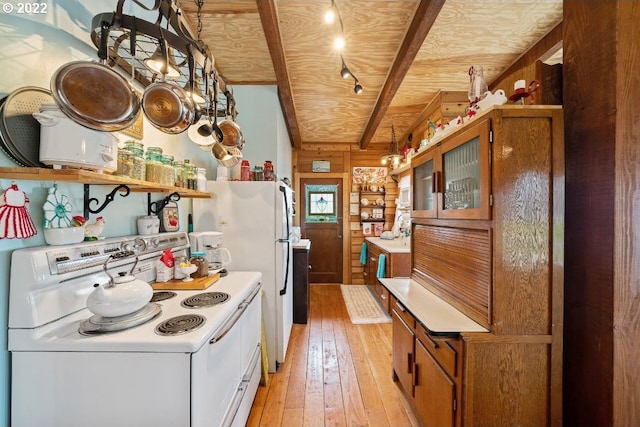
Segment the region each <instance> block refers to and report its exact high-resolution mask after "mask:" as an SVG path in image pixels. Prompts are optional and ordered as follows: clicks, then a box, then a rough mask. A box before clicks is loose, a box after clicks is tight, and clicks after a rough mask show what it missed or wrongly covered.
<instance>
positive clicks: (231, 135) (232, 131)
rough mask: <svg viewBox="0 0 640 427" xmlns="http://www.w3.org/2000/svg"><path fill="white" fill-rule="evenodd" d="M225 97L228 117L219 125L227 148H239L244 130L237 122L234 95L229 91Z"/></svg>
mask: <svg viewBox="0 0 640 427" xmlns="http://www.w3.org/2000/svg"><path fill="white" fill-rule="evenodd" d="M225 96H226V97H227V108H226V110H225V112H226V117H225V119H224V120H223V121H221V122H220V125H219V127H220V130H222V134H223V135H224V138H223V139H222V143H223V144H224V145H226V146H227V147H238V146H239V145H240V144H241V143H242V129H240V126H238V124H237V123H236V122H235V99H234V98H233V93H231V92H230V91H228V90H227V91H226V92H225Z"/></svg>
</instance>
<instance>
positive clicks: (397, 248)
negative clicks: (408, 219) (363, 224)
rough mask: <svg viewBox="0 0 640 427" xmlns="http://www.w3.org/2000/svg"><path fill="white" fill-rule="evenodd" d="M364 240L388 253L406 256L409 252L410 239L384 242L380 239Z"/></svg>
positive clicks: (369, 238) (370, 238) (384, 240)
mask: <svg viewBox="0 0 640 427" xmlns="http://www.w3.org/2000/svg"><path fill="white" fill-rule="evenodd" d="M366 240H367V241H368V242H370V243H373V244H374V245H376V246H379V247H380V248H382V249H384V250H385V251H387V252H389V253H395V254H406V253H409V252H411V238H404V239H400V238H398V239H393V240H386V239H381V238H380V237H367V238H366Z"/></svg>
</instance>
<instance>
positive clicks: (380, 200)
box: [376, 199, 384, 206]
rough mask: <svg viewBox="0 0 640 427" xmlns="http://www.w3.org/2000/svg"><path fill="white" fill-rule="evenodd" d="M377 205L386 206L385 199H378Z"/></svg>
mask: <svg viewBox="0 0 640 427" xmlns="http://www.w3.org/2000/svg"><path fill="white" fill-rule="evenodd" d="M376 205H378V206H384V199H376Z"/></svg>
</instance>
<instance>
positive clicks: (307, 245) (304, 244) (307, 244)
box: [291, 239, 311, 250]
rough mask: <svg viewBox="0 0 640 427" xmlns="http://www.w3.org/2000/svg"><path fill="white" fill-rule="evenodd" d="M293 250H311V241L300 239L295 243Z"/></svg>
mask: <svg viewBox="0 0 640 427" xmlns="http://www.w3.org/2000/svg"><path fill="white" fill-rule="evenodd" d="M291 246H293V249H306V250H309V249H311V240H309V239H300V240H298V241H297V242H295V243H293V244H292V245H291Z"/></svg>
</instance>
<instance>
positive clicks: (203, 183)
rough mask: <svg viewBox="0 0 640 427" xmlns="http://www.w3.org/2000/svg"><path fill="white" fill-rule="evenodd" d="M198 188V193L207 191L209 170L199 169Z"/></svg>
mask: <svg viewBox="0 0 640 427" xmlns="http://www.w3.org/2000/svg"><path fill="white" fill-rule="evenodd" d="M196 181H197V186H196V187H197V188H196V190H198V191H207V170H206V169H205V168H198V177H197V179H196Z"/></svg>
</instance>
